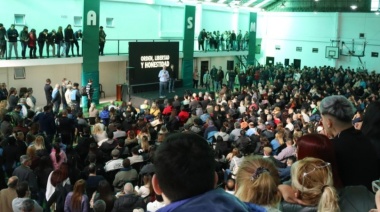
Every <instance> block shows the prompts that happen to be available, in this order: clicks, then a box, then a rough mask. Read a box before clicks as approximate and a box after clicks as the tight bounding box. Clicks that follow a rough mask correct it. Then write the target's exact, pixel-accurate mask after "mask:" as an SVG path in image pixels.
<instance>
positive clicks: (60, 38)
mask: <svg viewBox="0 0 380 212" xmlns="http://www.w3.org/2000/svg"><path fill="white" fill-rule="evenodd" d="M55 43H56V44H57V57H61V47H62V46H63V32H62V27H61V26H59V27H58V30H57V33H56V34H55Z"/></svg>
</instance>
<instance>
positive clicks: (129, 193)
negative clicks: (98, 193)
mask: <svg viewBox="0 0 380 212" xmlns="http://www.w3.org/2000/svg"><path fill="white" fill-rule="evenodd" d="M138 207H141V208H143V209H144V210H145V209H146V204H145V202H144V199H143V198H141V197H140V196H138V195H136V194H134V188H133V185H132V183H126V184H125V185H124V190H123V194H121V196H119V198H118V199H117V200H116V201H115V203H114V206H113V209H112V212H117V211H132V210H133V209H134V208H138Z"/></svg>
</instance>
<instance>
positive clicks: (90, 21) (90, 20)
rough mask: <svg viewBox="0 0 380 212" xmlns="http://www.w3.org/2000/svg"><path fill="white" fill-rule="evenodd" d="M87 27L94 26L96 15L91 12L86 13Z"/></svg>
mask: <svg viewBox="0 0 380 212" xmlns="http://www.w3.org/2000/svg"><path fill="white" fill-rule="evenodd" d="M87 25H88V26H96V13H95V11H93V10H90V11H88V13H87Z"/></svg>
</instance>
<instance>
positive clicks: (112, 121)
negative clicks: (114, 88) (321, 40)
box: [0, 67, 380, 211]
mask: <svg viewBox="0 0 380 212" xmlns="http://www.w3.org/2000/svg"><path fill="white" fill-rule="evenodd" d="M252 68H253V70H259V71H264V70H265V71H268V72H270V73H271V77H270V78H271V79H272V80H268V81H265V80H263V79H259V80H258V81H257V83H256V82H252V84H250V85H249V86H247V85H244V86H242V87H241V89H240V90H239V89H237V90H236V89H232V90H231V89H229V88H228V86H227V85H222V88H221V90H219V92H218V93H216V94H214V93H212V92H205V93H202V92H201V93H189V92H187V93H186V94H184V96H183V100H182V99H181V100H180V97H178V98H174V100H173V101H171V100H169V99H166V100H165V101H164V102H161V101H156V102H151V103H150V102H147V101H145V102H144V103H143V104H142V105H141V106H134V105H133V104H132V102H123V103H122V104H121V105H120V106H118V104H116V103H115V102H111V103H110V104H109V105H108V106H104V107H103V109H100V110H98V109H96V105H94V104H93V105H92V108H90V114H92V115H91V116H92V117H93V118H94V121H93V123H91V124H90V123H89V122H88V119H87V117H84V116H83V113H82V112H81V111H80V110H79V111H75V110H74V111H75V112H74V113H73V111H72V110H70V108H69V107H68V108H66V109H64V110H62V111H60V113H57V114H55V113H53V112H52V108H51V106H49V105H47V106H45V107H44V108H43V111H38V112H31V110H30V109H29V111H28V112H27V115H26V116H25V117H22V116H21V114H22V113H21V112H20V111H21V110H22V107H21V106H20V104H17V105H16V106H15V107H14V108H12V109H11V111H9V110H8V107H7V103H8V101H9V99H5V100H2V101H1V104H0V119H1V125H0V128H1V145H0V157H1V160H0V163H1V164H0V165H1V166H2V167H3V168H2V169H0V188H1V189H3V190H2V191H1V192H0V202H1V204H0V207H4V211H11V210H14V211H21V210H23V209H21V208H22V207H24V206H25V207H27V206H28V207H34V210H35V211H42V210H48V209H49V208H52V209H55V210H56V211H90V210H94V211H124V210H125V211H133V209H138V210H141V211H156V210H159V211H172V210H174V209H177V211H194V210H198V209H199V208H198V207H200V204H201V203H205V204H206V203H207V204H209V205H208V206H207V207H223V205H225V204H222V203H220V202H218V201H220V200H223V201H226V202H230V203H231V204H230V207H231V208H230V209H231V210H237V211H265V210H269V211H300V210H311V211H337V210H339V209H340V210H342V211H369V210H370V209H374V208H376V205H375V196H374V194H373V193H372V181H374V180H377V179H378V178H379V177H380V170H379V169H380V166H379V165H380V164H379V162H380V156H379V155H380V148H379V144H378V143H379V138H378V136H376V135H378V130H376V129H378V127H379V126H378V124H379V122H378V121H379V120H380V118H379V117H378V115H377V113H378V111H379V109H380V107H379V102H378V95H379V94H378V90H379V85H380V84H379V82H380V81H379V79H380V78H379V75H378V74H376V73H357V72H353V71H352V70H349V69H346V70H343V69H334V68H331V67H319V68H317V67H315V68H304V70H302V71H297V70H293V69H292V68H290V69H283V68H276V67H275V68H274V69H273V71H271V70H270V69H271V68H266V67H252ZM3 88H4V89H6V88H5V87H4V86H3ZM357 111H359V112H358V114H356V113H357ZM64 119H65V120H67V119H71V120H72V121H71V122H69V121H64ZM63 125H64V126H63ZM63 129H64V130H65V132H64V133H63V132H62V130H63ZM202 151H205V152H202ZM200 161H203V162H204V163H202V162H200ZM15 180H17V182H18V183H15ZM24 181H27V182H28V184H25V183H23V182H24ZM6 182H8V184H6ZM235 184H236V186H234V185H235ZM215 187H219V189H216V190H215V189H214V188H215ZM221 188H223V189H224V188H225V190H226V191H223V189H221ZM3 192H4V193H5V192H13V193H12V194H13V196H12V197H13V199H12V198H10V196H9V195H3ZM201 194H202V195H201ZM231 194H233V195H235V197H234V196H233V195H231ZM199 195H201V196H199ZM203 195H205V196H203ZM379 195H380V193H379ZM192 197H196V198H192ZM203 197H205V198H203ZM205 199H208V201H213V200H215V202H213V203H210V202H207V201H206V200H205ZM30 200H32V202H30ZM28 201H29V202H28ZM219 203H220V204H219ZM28 204H29V205H28ZM218 204H219V205H218ZM31 205H32V206H31ZM201 205H203V204H201ZM6 207H7V208H6ZM207 207H206V208H207ZM160 208H161V209H160ZM210 209H211V208H210Z"/></svg>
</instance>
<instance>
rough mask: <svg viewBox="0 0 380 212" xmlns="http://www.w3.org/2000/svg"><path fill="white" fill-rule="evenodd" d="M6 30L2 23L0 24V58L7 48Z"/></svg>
mask: <svg viewBox="0 0 380 212" xmlns="http://www.w3.org/2000/svg"><path fill="white" fill-rule="evenodd" d="M6 36H7V31H6V30H5V28H4V26H3V24H0V59H1V58H3V57H4V55H5V51H6V49H7V40H6V39H5V38H6Z"/></svg>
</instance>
